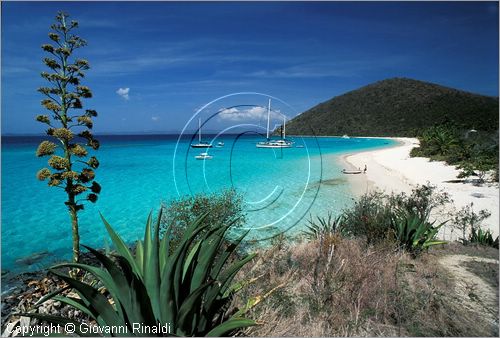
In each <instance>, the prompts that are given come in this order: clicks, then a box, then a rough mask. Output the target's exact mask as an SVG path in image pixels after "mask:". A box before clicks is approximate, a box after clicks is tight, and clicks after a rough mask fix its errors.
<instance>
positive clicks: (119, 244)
mask: <svg viewBox="0 0 500 338" xmlns="http://www.w3.org/2000/svg"><path fill="white" fill-rule="evenodd" d="M99 215H100V216H101V219H102V222H103V223H104V226H105V227H106V230H107V231H108V234H109V237H111V240H112V241H113V244H114V245H115V248H116V250H117V251H118V253H119V254H120V255H121V256H123V257H124V258H125V259H126V260H127V261H128V262H129V264H130V266H132V268H133V271H134V273H135V274H136V275H137V276H139V278H141V279H142V277H141V271H140V270H139V267H138V266H137V264H136V262H135V259H134V257H133V256H132V253H130V250H129V249H128V247H127V245H126V244H125V242H123V240H122V239H121V237H120V236H119V235H118V234H117V233H116V232H115V231H114V230H113V228H112V227H111V225H110V224H109V223H108V222H107V221H106V220H105V219H104V217H103V216H102V214H101V213H99Z"/></svg>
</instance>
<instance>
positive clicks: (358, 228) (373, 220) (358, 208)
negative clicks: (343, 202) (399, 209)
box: [342, 192, 392, 243]
mask: <svg viewBox="0 0 500 338" xmlns="http://www.w3.org/2000/svg"><path fill="white" fill-rule="evenodd" d="M386 200H387V195H384V194H383V193H381V192H370V193H367V194H365V195H363V196H361V197H360V198H359V199H358V200H357V201H356V202H355V203H354V206H353V207H352V208H350V209H346V210H344V211H343V212H342V228H343V229H345V233H346V234H348V235H350V236H352V237H364V238H366V240H367V242H368V243H375V242H378V241H380V240H383V239H385V238H387V236H388V234H389V231H390V229H391V218H392V210H391V208H390V206H389V205H388V204H387V203H386Z"/></svg>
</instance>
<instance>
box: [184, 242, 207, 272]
mask: <svg viewBox="0 0 500 338" xmlns="http://www.w3.org/2000/svg"><path fill="white" fill-rule="evenodd" d="M201 243H202V241H199V242H197V243H196V244H195V245H193V248H192V249H191V251H190V252H189V255H188V256H187V258H186V261H185V262H184V267H183V270H182V280H185V279H186V273H187V271H188V269H189V268H190V267H191V263H192V262H193V259H195V256H197V255H198V253H199V252H200V247H201ZM194 261H195V260H194Z"/></svg>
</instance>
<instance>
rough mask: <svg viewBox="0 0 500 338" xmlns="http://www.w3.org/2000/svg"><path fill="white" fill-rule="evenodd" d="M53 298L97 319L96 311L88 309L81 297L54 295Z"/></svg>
mask: <svg viewBox="0 0 500 338" xmlns="http://www.w3.org/2000/svg"><path fill="white" fill-rule="evenodd" d="M54 300H55V301H60V302H61V303H66V304H68V305H70V306H72V307H74V308H75V309H77V310H80V311H82V312H83V313H85V314H86V315H88V316H89V317H91V318H93V319H97V317H98V316H99V314H98V313H96V312H92V311H91V310H90V308H88V307H87V306H86V305H85V303H84V302H83V301H82V300H81V299H78V298H73V297H67V296H55V297H54Z"/></svg>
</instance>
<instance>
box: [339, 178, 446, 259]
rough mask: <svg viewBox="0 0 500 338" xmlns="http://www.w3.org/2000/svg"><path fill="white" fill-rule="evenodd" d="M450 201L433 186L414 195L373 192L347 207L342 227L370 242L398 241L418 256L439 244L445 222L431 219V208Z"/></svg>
mask: <svg viewBox="0 0 500 338" xmlns="http://www.w3.org/2000/svg"><path fill="white" fill-rule="evenodd" d="M448 202H450V198H449V196H448V195H447V194H446V193H442V192H440V193H438V192H436V187H435V186H432V185H429V184H427V185H422V186H417V187H416V188H415V189H413V190H412V193H411V194H410V195H407V194H405V193H401V194H398V195H395V194H391V195H387V194H383V193H381V192H370V193H368V194H365V195H363V196H362V197H361V198H360V199H359V200H358V201H356V202H355V203H354V206H353V207H352V208H350V209H347V210H344V211H343V213H342V216H341V218H340V223H341V224H339V225H338V227H339V228H341V229H343V231H344V233H345V234H347V235H351V236H352V237H364V238H366V240H367V243H368V244H374V243H378V242H382V241H385V240H395V241H396V243H397V245H398V246H399V247H400V248H402V249H404V250H407V251H409V252H411V253H412V254H414V255H417V254H418V253H419V252H421V251H422V250H423V249H426V248H428V247H429V246H432V245H436V244H443V243H444V242H442V241H436V240H435V237H436V234H437V232H438V231H439V228H440V227H441V226H443V224H444V223H443V224H440V225H437V226H434V223H431V222H429V214H430V212H431V210H433V209H434V208H437V207H439V206H442V205H444V204H446V203H448Z"/></svg>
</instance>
